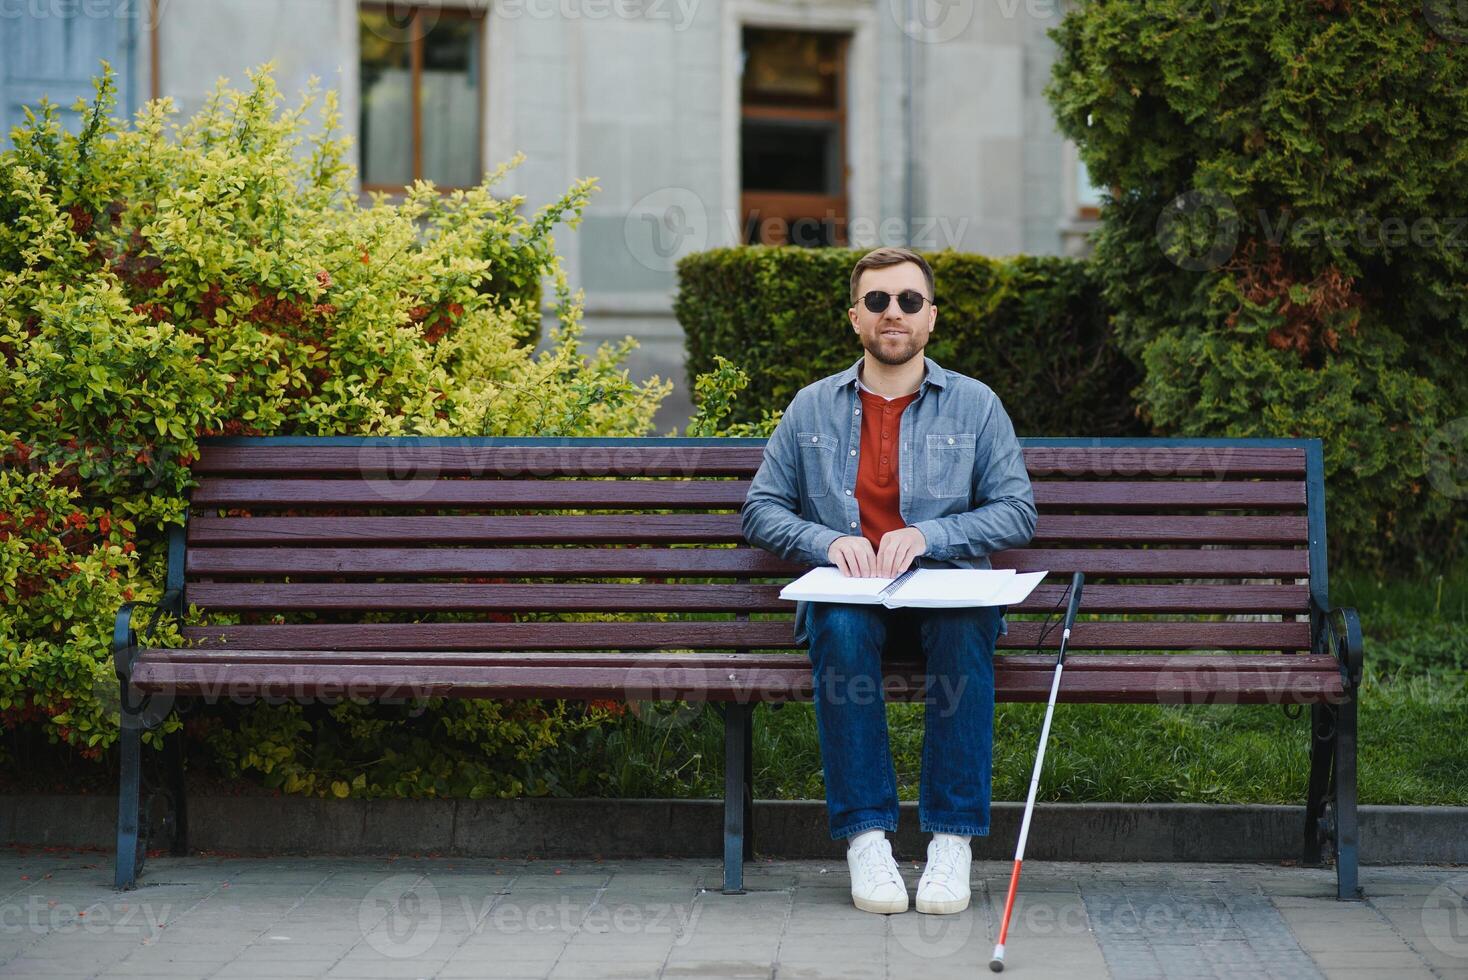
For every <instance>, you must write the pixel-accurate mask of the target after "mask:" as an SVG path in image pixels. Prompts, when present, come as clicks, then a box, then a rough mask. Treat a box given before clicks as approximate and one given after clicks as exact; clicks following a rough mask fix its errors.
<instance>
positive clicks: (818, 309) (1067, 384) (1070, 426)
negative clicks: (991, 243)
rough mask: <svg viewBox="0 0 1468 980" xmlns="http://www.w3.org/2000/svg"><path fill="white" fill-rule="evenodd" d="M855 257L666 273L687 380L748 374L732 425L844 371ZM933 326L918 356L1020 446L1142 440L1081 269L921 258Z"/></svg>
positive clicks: (762, 257)
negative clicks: (983, 402)
mask: <svg viewBox="0 0 1468 980" xmlns="http://www.w3.org/2000/svg"><path fill="white" fill-rule="evenodd" d="M862 254H863V252H862V251H861V250H855V249H844V248H829V249H807V248H795V247H788V246H787V247H778V248H771V247H766V246H759V245H756V246H742V247H737V248H720V249H712V250H710V251H706V252H699V253H696V254H693V255H689V256H686V257H685V258H683V259H682V260H681V261H680V262H679V263H678V297H677V300H676V302H675V303H674V306H673V309H674V312H675V313H676V314H677V317H678V321H679V322H680V323H681V324H682V325H683V331H684V336H685V338H686V340H685V344H686V346H687V352H688V373H689V376H690V377H692V376H695V375H699V374H703V373H705V372H710V371H713V370H716V368H717V366H718V365H717V361H716V358H717V357H718V356H720V355H723V356H725V357H728V358H729V359H730V360H732V361H734V362H735V363H737V364H738V365H739V366H740V367H742V368H743V369H744V370H745V371H746V372H747V373H748V375H749V385H748V387H747V388H746V389H745V391H744V392H743V393H741V395H740V397H739V400H738V402H737V403H736V404H735V405H734V406H733V408H732V411H731V419H732V420H733V421H735V422H743V423H752V422H756V421H758V420H759V419H760V418H761V416H762V415H763V414H764V413H774V412H778V411H780V410H781V409H783V408H784V407H785V406H786V404H788V403H789V401H790V399H791V397H792V396H794V394H795V393H796V392H797V391H798V390H800V388H802V387H803V386H805V385H807V384H809V383H810V382H812V381H814V380H815V379H817V378H820V377H823V376H824V375H827V374H832V373H834V372H836V371H840V370H842V369H844V368H846V367H848V366H849V365H850V364H851V363H852V362H853V361H854V360H856V359H857V358H858V357H860V356H861V353H862V350H861V345H860V344H859V343H858V342H857V340H856V339H855V337H854V336H853V335H852V333H851V331H850V329H849V326H848V324H847V319H846V310H847V309H848V308H849V307H850V305H851V303H850V299H849V283H850V277H851V267H852V266H853V265H855V264H856V260H857V259H858V258H859V257H860V256H861V255H862ZM924 257H925V258H926V259H927V260H928V262H929V263H930V264H931V265H932V267H933V276H934V280H935V287H936V290H935V291H936V296H935V300H936V304H937V307H938V322H937V325H936V326H935V327H934V329H933V336H932V339H931V341H930V342H929V344H928V350H927V353H928V354H929V355H930V356H931V357H932V358H933V359H934V360H936V361H937V362H938V363H940V364H942V365H943V366H944V367H947V368H952V369H954V370H957V371H961V372H963V373H964V374H968V375H971V376H973V377H976V378H978V379H979V380H981V381H983V382H985V383H986V384H988V385H989V386H990V387H992V388H993V389H994V390H995V392H997V393H998V394H999V397H1000V398H1002V399H1003V400H1004V405H1005V408H1006V409H1007V410H1008V411H1009V414H1010V417H1011V418H1012V419H1013V420H1014V424H1015V428H1016V429H1017V430H1018V431H1019V433H1020V434H1021V435H1030V436H1047V435H1063V436H1075V435H1085V436H1115V435H1131V434H1140V433H1141V432H1143V431H1144V430H1143V429H1142V427H1141V425H1140V423H1139V422H1138V421H1137V416H1136V412H1135V406H1134V404H1133V402H1132V399H1131V396H1130V394H1129V393H1130V391H1131V390H1132V388H1134V387H1135V386H1136V385H1137V384H1138V383H1139V381H1140V380H1141V378H1140V375H1139V374H1138V372H1137V370H1136V368H1135V367H1133V366H1132V364H1131V363H1130V362H1129V361H1128V360H1127V359H1126V358H1125V357H1124V356H1123V355H1122V354H1121V353H1120V351H1119V350H1118V348H1117V346H1116V345H1115V343H1113V341H1112V336H1111V328H1110V325H1109V316H1108V312H1107V310H1106V307H1105V305H1104V304H1103V302H1102V299H1101V291H1100V286H1099V284H1098V282H1097V280H1096V277H1095V274H1094V272H1093V270H1092V267H1091V266H1090V264H1089V263H1086V262H1082V261H1078V260H1075V259H1064V258H1053V257H1043V256H1019V257H1015V258H1008V259H993V258H988V257H986V256H982V255H968V254H963V253H959V252H953V251H942V252H931V253H925V254H924Z"/></svg>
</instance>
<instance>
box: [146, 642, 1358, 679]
mask: <svg viewBox="0 0 1468 980" xmlns="http://www.w3.org/2000/svg"><path fill="white" fill-rule="evenodd" d="M1240 656H1242V657H1243V658H1244V659H1243V660H1241V659H1240ZM139 663H150V664H209V663H231V664H257V665H258V664H287V665H289V664H296V665H300V666H302V667H307V668H309V667H314V666H323V667H339V666H344V665H345V666H350V665H354V664H360V665H362V666H365V667H381V666H386V665H391V664H412V665H415V666H420V667H432V666H449V667H511V666H515V665H528V666H541V667H564V668H566V669H567V670H581V669H584V668H587V667H617V668H622V669H628V670H630V669H639V670H640V669H655V668H664V667H667V668H675V669H679V670H684V669H690V668H698V669H701V670H703V669H707V670H713V669H717V668H719V667H730V668H739V669H746V668H750V667H764V668H772V669H779V670H785V669H787V668H788V669H798V670H809V669H810V668H809V660H808V658H807V657H806V655H805V653H803V652H796V653H655V652H653V653H649V652H644V653H607V652H581V651H574V652H572V651H555V652H546V651H534V652H524V651H504V652H498V653H489V652H483V651H477V650H305V651H302V650H296V651H290V650H247V649H240V650H227V651H226V650H196V649H195V650H190V649H178V650H167V649H160V648H150V649H147V650H144V651H142V653H141V654H140V656H139ZM994 663H995V666H996V668H1003V669H1009V670H1039V671H1048V672H1053V671H1054V670H1055V658H1054V657H1053V656H1046V655H1041V654H1034V653H1028V654H1025V653H1010V654H1000V655H998V656H997V657H996V658H995V660H994ZM1240 663H1244V664H1246V665H1247V666H1248V667H1249V669H1250V670H1274V671H1299V670H1307V669H1309V670H1329V669H1334V664H1335V661H1334V660H1333V659H1331V658H1330V657H1328V656H1322V655H1314V654H1263V653H1260V654H1243V655H1234V654H1222V655H1217V654H1214V655H1209V654H1192V653H1185V654H1163V653H1153V654H1143V655H1141V656H1137V655H1123V654H1106V653H1088V654H1082V653H1077V654H1075V655H1074V657H1071V656H1069V655H1067V657H1066V661H1065V671H1066V674H1067V675H1069V673H1070V672H1071V671H1073V670H1075V671H1086V670H1146V671H1184V672H1188V671H1191V672H1197V671H1209V670H1215V671H1216V670H1232V669H1233V668H1234V667H1236V666H1238V665H1239V664H1240ZM886 666H887V668H888V669H889V670H894V671H895V670H903V669H910V670H921V669H922V662H921V660H920V659H918V660H910V661H903V660H899V659H892V660H889V661H888V662H887V663H886ZM328 673H329V671H328Z"/></svg>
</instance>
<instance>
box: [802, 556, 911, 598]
mask: <svg viewBox="0 0 1468 980" xmlns="http://www.w3.org/2000/svg"><path fill="white" fill-rule="evenodd" d="M914 578H916V576H914ZM891 584H892V579H890V578H859V577H857V576H854V575H851V576H848V575H842V574H841V569H839V568H837V567H836V566H834V565H821V566H820V567H818V568H812V569H811V570H810V571H808V572H806V573H805V574H804V575H802V576H800V578H798V579H796V580H795V581H794V582H791V583H790V584H789V585H787V586H785V588H783V589H781V590H780V598H781V599H791V600H803V601H805V602H859V603H869V604H870V603H880V602H881V601H882V598H881V596H880V595H879V594H878V593H880V592H881V591H882V590H883V589H885V588H886V587H887V586H889V585H891Z"/></svg>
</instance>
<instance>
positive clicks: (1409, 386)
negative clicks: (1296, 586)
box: [1047, 0, 1468, 570]
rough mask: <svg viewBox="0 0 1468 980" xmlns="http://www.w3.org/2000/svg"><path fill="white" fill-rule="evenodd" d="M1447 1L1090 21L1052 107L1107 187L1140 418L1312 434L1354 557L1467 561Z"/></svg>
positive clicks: (1119, 12)
mask: <svg viewBox="0 0 1468 980" xmlns="http://www.w3.org/2000/svg"><path fill="white" fill-rule="evenodd" d="M1457 8H1458V9H1456V10H1455V9H1454V4H1452V3H1450V2H1448V0H1426V2H1425V3H1424V2H1423V0H1360V2H1352V3H1337V2H1322V3H1284V4H1281V3H1274V2H1272V0H1236V2H1231V3H1227V4H1214V5H1212V6H1211V7H1210V6H1209V5H1207V4H1196V3H1191V2H1184V0H1104V2H1096V3H1084V4H1077V5H1075V7H1074V9H1072V10H1071V11H1070V13H1068V14H1067V16H1066V17H1065V19H1064V21H1063V22H1062V24H1061V25H1060V27H1059V28H1058V29H1057V30H1056V31H1055V32H1053V36H1054V38H1055V40H1056V43H1057V45H1058V48H1059V57H1058V58H1057V60H1056V63H1055V65H1054V70H1053V76H1052V81H1051V84H1050V86H1049V88H1048V90H1047V94H1048V96H1049V99H1050V103H1051V105H1052V106H1053V107H1054V109H1055V116H1056V122H1057V124H1058V126H1059V128H1060V130H1061V132H1063V133H1064V134H1065V135H1066V136H1068V137H1070V138H1071V139H1073V140H1075V142H1076V144H1077V145H1078V146H1079V148H1080V154H1081V157H1082V159H1084V161H1085V163H1086V166H1087V167H1088V169H1089V171H1090V173H1091V176H1092V177H1093V178H1094V179H1095V180H1096V181H1097V182H1098V183H1100V184H1101V185H1103V186H1106V187H1113V188H1117V189H1119V193H1118V194H1117V196H1116V197H1115V198H1114V199H1111V200H1109V201H1108V202H1107V203H1106V204H1105V206H1103V208H1102V211H1101V229H1100V231H1099V232H1098V234H1097V235H1096V237H1095V248H1096V251H1095V263H1096V270H1097V274H1098V276H1099V277H1100V278H1101V279H1102V281H1103V285H1104V289H1105V295H1106V297H1107V300H1108V303H1109V305H1110V306H1111V308H1112V309H1113V310H1114V311H1115V320H1116V328H1117V340H1118V342H1119V343H1120V344H1121V345H1122V347H1123V348H1124V349H1125V350H1126V352H1127V354H1128V355H1129V356H1130V357H1132V358H1134V359H1136V360H1137V361H1138V362H1139V363H1142V364H1143V365H1145V376H1146V380H1145V383H1144V384H1143V386H1142V387H1141V388H1139V389H1138V391H1137V398H1138V400H1139V401H1140V402H1141V405H1142V409H1143V413H1144V415H1145V417H1146V419H1147V421H1148V422H1149V423H1150V424H1151V425H1153V426H1155V427H1156V428H1157V429H1158V430H1159V431H1162V432H1167V433H1173V434H1177V435H1220V436H1224V435H1226V436H1276V437H1278V436H1314V437H1319V438H1320V439H1321V440H1322V441H1323V443H1324V446H1325V465H1326V478H1327V481H1328V483H1329V485H1330V495H1329V496H1330V517H1329V521H1330V538H1331V541H1332V542H1342V543H1343V545H1344V546H1348V547H1349V549H1350V554H1351V557H1352V560H1353V562H1355V563H1358V564H1359V563H1371V564H1373V565H1375V566H1377V567H1379V568H1386V567H1391V566H1396V567H1407V568H1412V567H1417V568H1419V569H1426V570H1433V569H1439V568H1442V567H1445V566H1448V565H1450V564H1451V563H1452V562H1453V560H1454V559H1455V558H1461V556H1462V555H1464V554H1465V553H1468V533H1465V532H1468V494H1465V493H1464V491H1463V488H1462V482H1463V481H1462V478H1461V477H1462V473H1463V469H1462V465H1463V463H1462V461H1463V458H1464V452H1463V445H1464V443H1463V429H1462V425H1463V423H1462V421H1461V420H1462V419H1463V418H1464V417H1465V415H1468V373H1465V372H1464V370H1463V365H1464V363H1465V358H1468V330H1465V327H1468V289H1465V288H1464V283H1465V282H1468V248H1465V247H1464V245H1465V243H1468V239H1465V236H1464V234H1463V231H1462V229H1463V226H1464V220H1463V216H1464V215H1465V214H1468V180H1465V179H1464V174H1463V148H1464V147H1465V146H1468V45H1464V44H1462V43H1459V42H1461V41H1463V40H1464V39H1465V37H1468V34H1465V33H1464V26H1465V21H1464V19H1463V16H1462V15H1463V13H1464V12H1465V11H1464V10H1463V9H1462V5H1461V4H1459V5H1457Z"/></svg>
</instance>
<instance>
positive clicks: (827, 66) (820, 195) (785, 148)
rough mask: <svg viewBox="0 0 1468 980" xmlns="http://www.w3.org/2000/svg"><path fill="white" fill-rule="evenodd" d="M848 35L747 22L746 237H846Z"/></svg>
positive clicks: (773, 240)
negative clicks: (788, 28)
mask: <svg viewBox="0 0 1468 980" xmlns="http://www.w3.org/2000/svg"><path fill="white" fill-rule="evenodd" d="M847 41H848V38H847V36H846V35H843V34H829V33H818V32H813V31H789V30H775V29H770V28H756V27H747V28H745V29H744V53H743V73H742V79H741V84H740V100H741V113H740V114H741V120H740V187H741V191H742V193H741V200H740V205H741V210H742V212H743V215H744V240H745V242H747V243H749V244H765V245H782V244H790V245H842V244H845V242H846V218H847V216H846V46H847Z"/></svg>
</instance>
